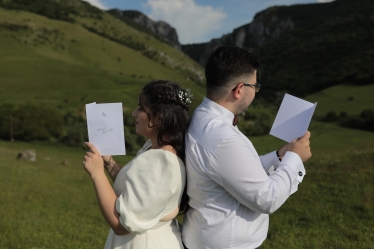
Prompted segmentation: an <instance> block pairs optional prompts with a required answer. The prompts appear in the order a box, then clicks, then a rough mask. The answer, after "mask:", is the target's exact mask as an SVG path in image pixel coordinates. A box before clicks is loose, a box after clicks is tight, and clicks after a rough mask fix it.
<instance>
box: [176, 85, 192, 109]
mask: <svg viewBox="0 0 374 249" xmlns="http://www.w3.org/2000/svg"><path fill="white" fill-rule="evenodd" d="M178 97H179V100H180V101H181V102H182V103H183V104H184V105H186V106H188V105H190V104H191V103H192V100H193V94H192V93H191V92H190V89H186V90H185V91H183V90H179V92H178Z"/></svg>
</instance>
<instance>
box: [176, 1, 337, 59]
mask: <svg viewBox="0 0 374 249" xmlns="http://www.w3.org/2000/svg"><path fill="white" fill-rule="evenodd" d="M331 4H333V3H330V4H303V5H293V6H275V7H270V8H268V9H266V10H264V11H261V12H259V13H257V14H256V15H255V17H254V18H253V21H252V22H251V23H248V24H245V25H243V26H241V27H239V28H236V29H234V30H233V32H231V33H229V34H226V35H223V36H222V37H221V38H217V39H212V40H211V41H210V42H208V43H201V44H188V45H182V51H184V52H185V53H186V54H188V55H189V56H190V57H191V58H193V59H194V60H196V61H197V62H199V63H200V64H201V65H203V66H204V65H205V63H206V60H207V58H208V56H209V54H210V53H211V51H212V50H213V49H214V48H215V47H217V46H219V45H233V46H239V47H243V48H246V49H250V50H253V49H255V48H257V47H259V46H262V45H264V44H266V43H267V42H269V41H273V40H275V39H277V38H279V37H280V36H281V35H282V34H283V33H285V32H289V31H292V30H295V29H297V28H302V27H304V26H305V25H306V24H307V23H308V22H310V21H311V20H313V19H317V18H321V16H320V15H321V14H323V15H324V14H328V10H329V9H330V7H331ZM316 13H318V15H316Z"/></svg>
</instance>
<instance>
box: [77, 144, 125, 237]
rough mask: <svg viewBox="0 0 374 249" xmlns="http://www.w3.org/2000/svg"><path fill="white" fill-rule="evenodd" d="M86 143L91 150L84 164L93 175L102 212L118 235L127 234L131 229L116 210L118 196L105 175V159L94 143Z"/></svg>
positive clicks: (85, 157)
mask: <svg viewBox="0 0 374 249" xmlns="http://www.w3.org/2000/svg"><path fill="white" fill-rule="evenodd" d="M86 145H87V146H88V147H89V148H90V149H91V152H87V153H86V155H85V156H84V161H83V166H84V168H85V169H86V171H87V173H88V174H89V175H90V176H91V179H92V182H93V184H94V188H95V192H96V197H97V201H98V203H99V207H100V210H101V213H102V215H103V217H104V219H105V220H106V222H107V223H108V224H109V226H110V227H111V228H112V229H113V231H114V233H115V234H116V235H127V234H129V231H127V230H126V229H125V228H124V227H123V226H122V224H121V223H120V221H119V214H118V213H117V210H116V200H117V196H116V194H115V193H114V190H113V188H112V186H111V185H110V183H109V181H108V178H107V177H106V175H105V172H104V163H103V159H102V158H101V155H100V153H99V152H98V150H97V149H96V147H95V146H94V145H93V144H91V143H86Z"/></svg>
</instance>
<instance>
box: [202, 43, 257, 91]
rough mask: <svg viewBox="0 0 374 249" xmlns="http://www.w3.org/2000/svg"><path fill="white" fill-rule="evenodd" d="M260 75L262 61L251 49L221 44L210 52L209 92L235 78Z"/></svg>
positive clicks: (219, 88) (207, 68)
mask: <svg viewBox="0 0 374 249" xmlns="http://www.w3.org/2000/svg"><path fill="white" fill-rule="evenodd" d="M256 70H257V78H259V76H260V63H259V62H258V60H257V57H256V56H255V55H254V54H253V53H252V52H250V51H248V50H245V49H243V48H240V47H236V46H220V47H217V48H216V49H215V50H213V52H212V53H211V54H210V56H209V58H208V61H207V63H206V66H205V78H206V86H207V94H208V95H209V94H215V93H218V92H220V90H221V89H222V88H223V87H225V86H227V84H228V83H229V82H230V81H231V80H232V79H234V78H239V77H242V76H249V75H253V74H254V72H255V71H256Z"/></svg>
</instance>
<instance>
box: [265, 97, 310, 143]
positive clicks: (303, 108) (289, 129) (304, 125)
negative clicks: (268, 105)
mask: <svg viewBox="0 0 374 249" xmlns="http://www.w3.org/2000/svg"><path fill="white" fill-rule="evenodd" d="M316 106H317V102H316V103H314V104H313V103H310V102H308V101H306V100H303V99H300V98H297V97H295V96H292V95H290V94H287V93H286V95H285V96H284V98H283V101H282V104H281V106H280V107H279V111H278V113H277V116H276V117H275V120H274V123H273V126H272V127H271V130H270V135H273V136H275V137H277V138H280V139H282V140H284V141H286V142H289V143H290V142H292V141H293V140H295V139H297V138H299V137H302V136H303V135H304V134H305V133H306V131H307V130H308V127H309V124H310V121H311V119H312V116H313V113H314V110H315V109H316Z"/></svg>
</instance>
